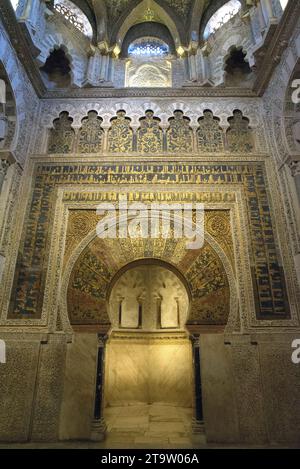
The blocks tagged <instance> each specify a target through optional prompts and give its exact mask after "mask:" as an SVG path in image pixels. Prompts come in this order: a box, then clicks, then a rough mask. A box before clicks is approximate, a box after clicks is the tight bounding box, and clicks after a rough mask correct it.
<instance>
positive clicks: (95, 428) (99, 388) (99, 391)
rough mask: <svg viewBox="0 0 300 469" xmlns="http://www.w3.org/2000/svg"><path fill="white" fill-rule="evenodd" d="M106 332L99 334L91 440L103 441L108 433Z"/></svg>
mask: <svg viewBox="0 0 300 469" xmlns="http://www.w3.org/2000/svg"><path fill="white" fill-rule="evenodd" d="M107 338H108V337H107V335H106V334H98V353H97V371H96V383H95V402H94V416H93V421H92V428H91V440H92V441H103V440H104V439H105V435H106V423H105V420H104V417H103V408H104V369H105V367H104V365H105V345H106V340H107Z"/></svg>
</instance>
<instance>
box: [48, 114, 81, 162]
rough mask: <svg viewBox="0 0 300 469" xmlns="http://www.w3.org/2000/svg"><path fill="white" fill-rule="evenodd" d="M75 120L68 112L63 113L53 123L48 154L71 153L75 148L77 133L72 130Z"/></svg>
mask: <svg viewBox="0 0 300 469" xmlns="http://www.w3.org/2000/svg"><path fill="white" fill-rule="evenodd" d="M72 122H73V119H72V118H71V117H69V113H68V112H65V111H64V112H61V113H60V115H59V117H58V118H57V119H55V120H54V121H53V129H51V130H50V135H49V142H48V153H71V152H72V150H73V147H74V139H75V132H74V129H72Z"/></svg>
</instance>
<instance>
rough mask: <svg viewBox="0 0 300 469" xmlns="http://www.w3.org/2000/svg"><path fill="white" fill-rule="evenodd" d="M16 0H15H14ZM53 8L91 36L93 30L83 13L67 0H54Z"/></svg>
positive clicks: (86, 34)
mask: <svg viewBox="0 0 300 469" xmlns="http://www.w3.org/2000/svg"><path fill="white" fill-rule="evenodd" d="M14 1H17V0H14ZM54 9H55V10H56V11H58V13H60V14H61V15H63V16H64V17H65V18H66V20H68V21H69V22H70V23H72V24H73V26H75V28H77V29H78V30H79V31H81V32H82V33H83V34H84V35H85V36H88V37H92V36H93V30H92V27H91V24H90V22H89V20H88V19H87V17H86V16H85V14H84V13H83V12H82V11H81V10H80V8H78V7H77V6H76V5H74V3H72V2H70V1H69V0H54Z"/></svg>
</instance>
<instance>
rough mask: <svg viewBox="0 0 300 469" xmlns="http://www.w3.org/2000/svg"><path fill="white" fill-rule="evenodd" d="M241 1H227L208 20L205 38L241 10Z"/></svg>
mask: <svg viewBox="0 0 300 469" xmlns="http://www.w3.org/2000/svg"><path fill="white" fill-rule="evenodd" d="M240 8H241V3H240V2H239V0H230V1H229V2H227V3H225V5H223V6H222V7H221V8H219V10H217V11H216V12H215V13H214V14H213V15H212V17H211V18H210V20H209V21H208V23H207V25H206V27H205V30H204V34H203V36H204V39H208V37H209V36H210V35H211V34H213V33H214V32H215V31H217V30H218V29H219V28H221V27H222V26H223V25H224V24H226V23H227V22H228V21H229V20H230V19H231V18H233V17H234V16H235V15H236V14H237V13H238V12H239V10H240Z"/></svg>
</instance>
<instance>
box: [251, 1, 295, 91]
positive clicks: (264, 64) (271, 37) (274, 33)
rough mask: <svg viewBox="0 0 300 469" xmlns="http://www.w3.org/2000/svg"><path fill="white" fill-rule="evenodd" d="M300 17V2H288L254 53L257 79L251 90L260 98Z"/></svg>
mask: <svg viewBox="0 0 300 469" xmlns="http://www.w3.org/2000/svg"><path fill="white" fill-rule="evenodd" d="M299 17H300V2H299V1H296V2H295V1H291V0H290V1H289V2H288V4H287V7H286V8H285V11H284V13H283V15H282V17H281V20H280V22H279V24H271V25H270V27H269V30H268V32H267V34H266V37H265V40H264V43H263V44H262V46H261V47H260V49H257V50H256V52H254V56H255V57H256V59H257V73H258V74H257V78H256V81H255V83H254V87H253V90H254V92H255V93H256V94H257V95H258V96H262V95H263V94H264V92H265V90H266V88H267V86H268V84H269V81H270V79H271V77H272V75H273V72H274V70H275V68H276V66H277V65H278V63H279V62H280V60H281V56H282V54H283V52H284V50H285V49H286V47H287V46H288V44H289V40H290V37H291V33H292V31H293V30H294V28H295V26H296V24H297V21H298V19H299Z"/></svg>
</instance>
